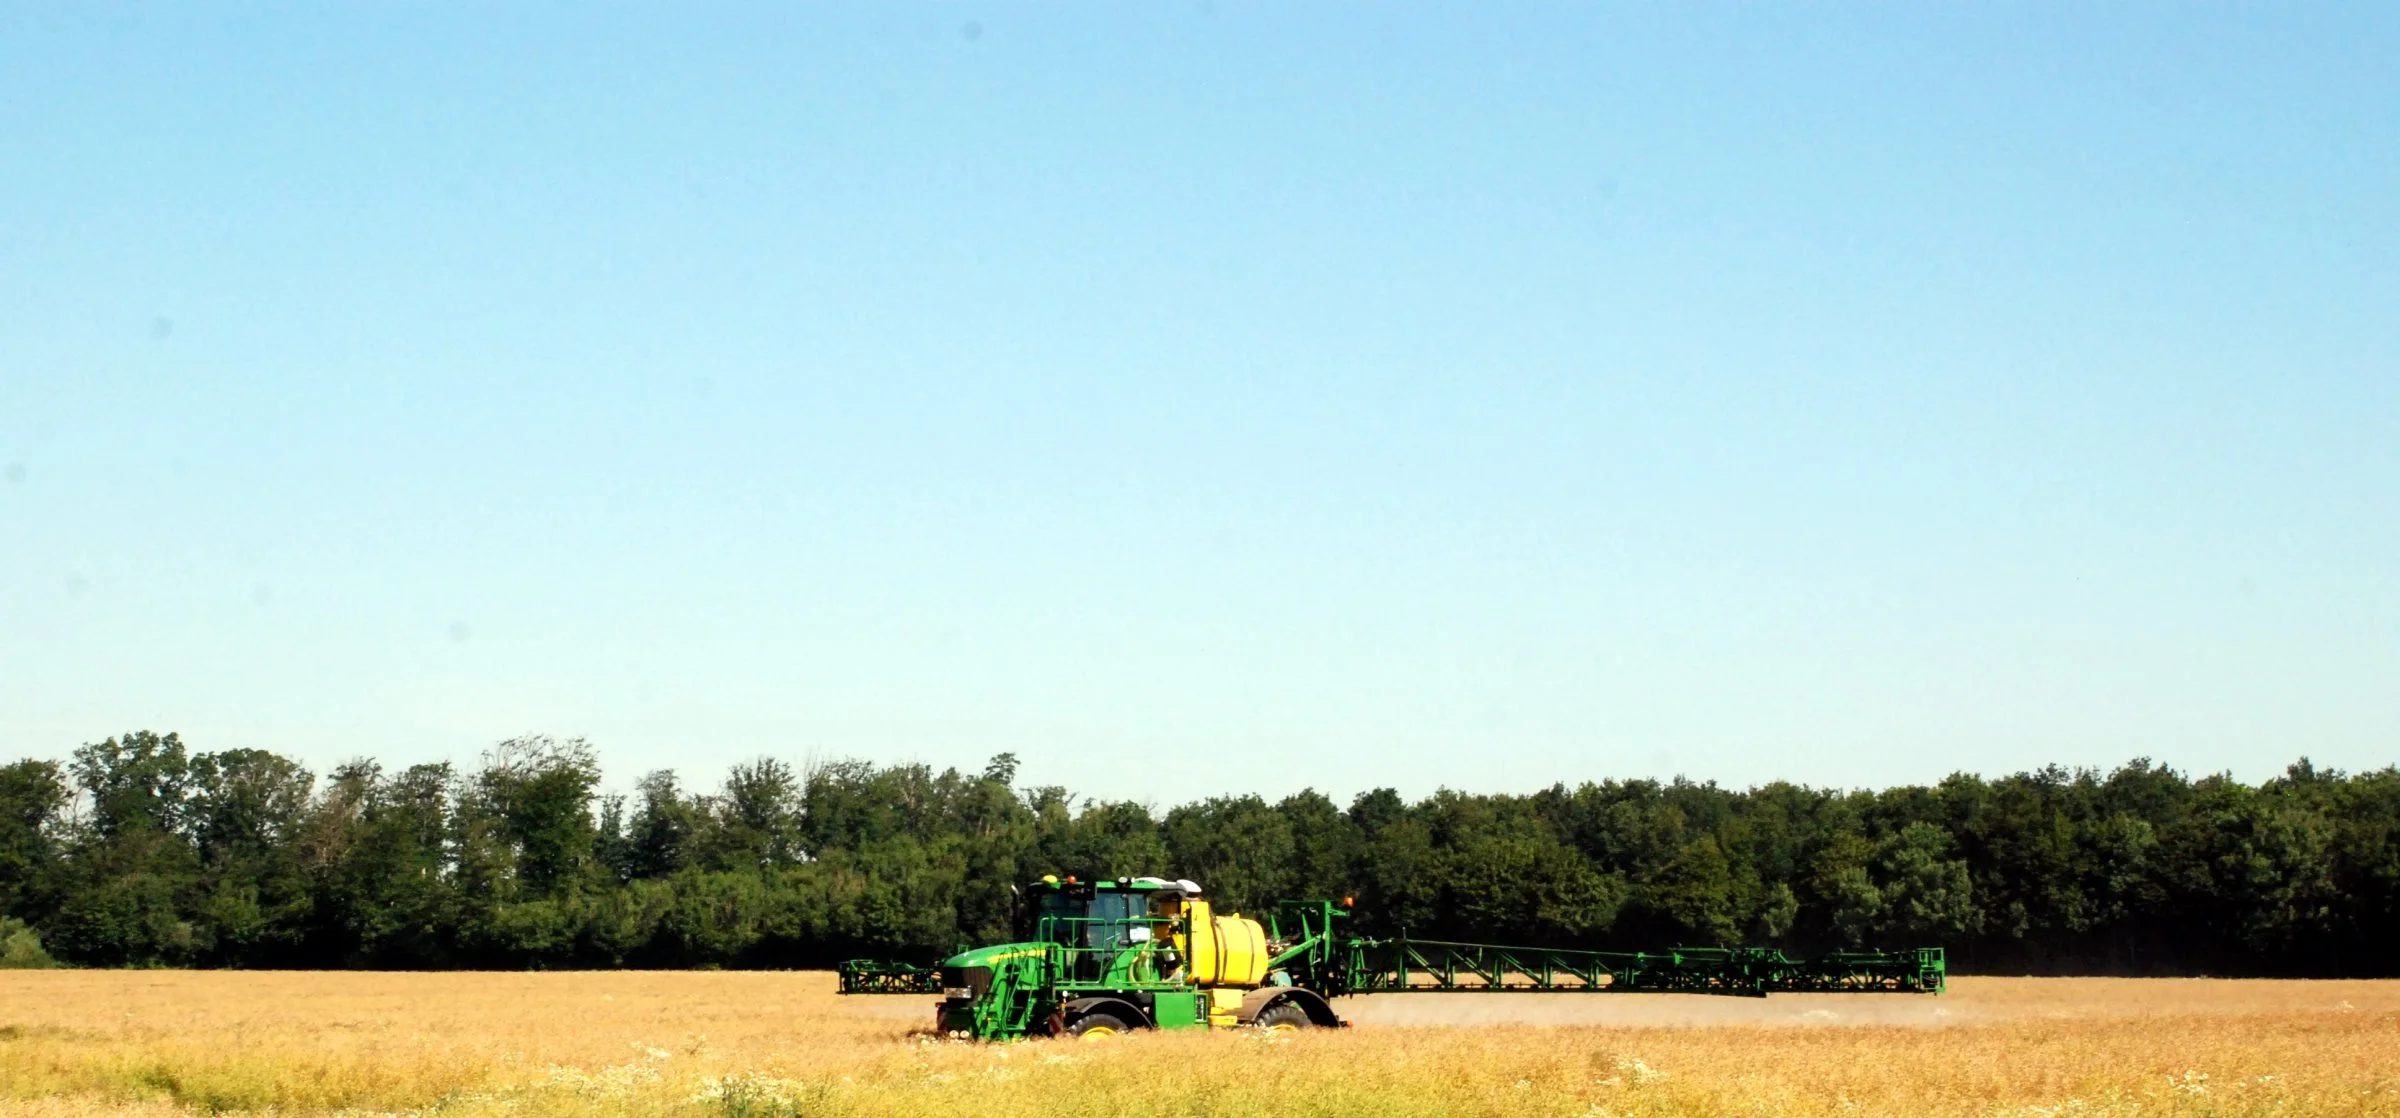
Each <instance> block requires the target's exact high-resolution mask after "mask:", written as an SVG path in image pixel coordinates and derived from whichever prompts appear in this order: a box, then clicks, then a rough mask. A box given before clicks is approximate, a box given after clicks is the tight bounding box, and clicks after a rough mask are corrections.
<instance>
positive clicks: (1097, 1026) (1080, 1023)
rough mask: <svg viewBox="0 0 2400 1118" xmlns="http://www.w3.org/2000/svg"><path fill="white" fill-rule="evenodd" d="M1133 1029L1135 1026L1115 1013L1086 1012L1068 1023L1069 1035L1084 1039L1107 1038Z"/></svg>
mask: <svg viewBox="0 0 2400 1118" xmlns="http://www.w3.org/2000/svg"><path fill="white" fill-rule="evenodd" d="M1132 1031H1133V1026H1131V1025H1128V1024H1126V1023H1125V1019H1124V1018H1122V1017H1119V1016H1117V1015H1116V1014H1114V1013H1086V1014H1084V1015H1083V1016H1081V1017H1078V1018H1076V1019H1075V1020H1074V1021H1073V1022H1071V1023H1070V1024H1068V1025H1067V1035H1068V1036H1071V1037H1077V1038H1080V1039H1083V1040H1105V1039H1107V1038H1109V1037H1112V1036H1116V1035H1118V1034H1120V1033H1129V1032H1132Z"/></svg>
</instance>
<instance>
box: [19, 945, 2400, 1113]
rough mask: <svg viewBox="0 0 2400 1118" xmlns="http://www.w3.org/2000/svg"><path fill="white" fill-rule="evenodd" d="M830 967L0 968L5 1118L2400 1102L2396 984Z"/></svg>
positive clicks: (2390, 1106) (1948, 1109)
mask: <svg viewBox="0 0 2400 1118" xmlns="http://www.w3.org/2000/svg"><path fill="white" fill-rule="evenodd" d="M929 1004H930V1003H929V1000H928V999H926V998H922V997H876V998H841V997H838V996H836V995H835V994H834V993H833V982H832V979H831V976H829V975H826V974H822V973H730V972H729V973H692V972H631V973H628V972H601V973H547V974H490V973H475V974H356V973H314V972H307V973H303V972H250V973H242V972H222V971H220V972H173V971H64V972H16V973H0V1114H10V1115H17V1114H23V1115H42V1116H51V1115H69V1114H96V1113H157V1114H167V1113H177V1112H185V1111H208V1110H217V1111H225V1110H256V1111H265V1110H272V1111H276V1112H281V1113H335V1112H343V1111H352V1112H361V1113H382V1112H409V1111H414V1112H424V1113H439V1114H460V1115H486V1114H503V1113H505V1114H519V1115H545V1114H588V1113H606V1114H651V1113H678V1114H695V1115H711V1114H731V1115H777V1114H849V1115H859V1116H862V1118H864V1116H879V1115H898V1114H924V1113H936V1112H950V1113H974V1114H977V1115H978V1116H985V1115H989V1116H994V1118H1003V1116H1010V1115H1027V1116H1033V1115H1040V1116H1044V1118H1066V1116H1073V1115H1080V1114H1094V1115H1098V1114H1108V1115H1125V1114H1142V1113H1174V1114H1241V1115H1245V1116H1255V1115H1275V1116H1282V1115H1318V1114H1323V1115H1331V1114H1359V1113H1378V1114H1427V1115H1432V1114H1512V1115H1516V1114H1536V1115H1543V1114H1555V1115H1588V1116H1592V1118H1599V1116H1602V1115H1624V1116H1633V1115H1697V1114H1758V1115H1766V1114H1796V1115H1815V1114H1826V1115H1831V1114H1882V1115H2025V1116H2028V1118H2031V1116H2033V1115H2134V1114H2159V1115H2200V1114H2214V1115H2242V1114H2335V1115H2349V1114H2361V1115H2363V1114H2376V1115H2400V982H2249V981H2213V980H2132V979H2007V978H1960V979H1955V980H1953V983H1952V989H1951V992H1950V993H1948V994H1946V995H1943V996H1941V997H1938V998H1932V997H1904V996H1873V995H1870V996H1840V995H1819V996H1798V995H1794V996H1778V997H1775V998H1770V999H1765V1000H1752V999H1719V998H1705V997H1693V996H1663V995H1605V996H1594V995H1519V994H1452V995H1440V994H1414V995H1384V996H1379V997H1370V998H1356V999H1350V1000H1348V1001H1346V1002H1345V1003H1343V1010H1344V1012H1345V1013H1346V1014H1347V1015H1349V1016H1350V1017H1352V1018H1353V1019H1354V1020H1355V1021H1356V1022H1357V1027H1355V1028H1353V1029H1349V1030H1346V1031H1343V1032H1341V1033H1304V1034H1300V1035H1297V1036H1294V1037H1290V1038H1269V1037H1263V1036H1259V1035H1256V1034H1249V1033H1243V1034H1241V1035H1224V1034H1216V1035H1211V1034H1162V1035H1153V1036H1132V1037H1124V1038H1118V1039H1116V1040H1114V1041H1112V1042H1108V1043H1105V1044H1083V1043H1077V1042H1051V1041H1035V1042H1028V1043H1024V1044H1015V1045H993V1046H975V1045H966V1044H958V1043H948V1042H939V1041H934V1040H932V1039H930V1038H926V1037H923V1036H919V1035H914V1034H915V1033H916V1032H917V1031H918V1030H920V1029H921V1027H922V1026H923V1025H924V1023H925V1022H926V1021H927V1019H928V1017H929V1012H928V1008H929Z"/></svg>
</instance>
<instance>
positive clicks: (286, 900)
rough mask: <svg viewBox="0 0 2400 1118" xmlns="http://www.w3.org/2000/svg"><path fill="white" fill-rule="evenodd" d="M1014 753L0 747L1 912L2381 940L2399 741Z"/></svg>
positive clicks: (343, 949)
mask: <svg viewBox="0 0 2400 1118" xmlns="http://www.w3.org/2000/svg"><path fill="white" fill-rule="evenodd" d="M1015 770H1016V762H1015V759H1014V758H1013V757H1011V756H1008V755H1006V754H1003V755H1002V756H1000V757H997V758H994V759H993V761H992V763H991V765H990V767H989V768H987V769H986V770H985V771H983V772H982V773H979V774H962V773H959V772H956V771H947V772H941V773H935V772H932V771H930V770H929V769H927V768H925V767H923V766H917V765H902V766H892V767H878V766H875V765H871V764H868V763H865V762H856V761H848V762H840V763H835V764H828V765H823V766H819V767H815V768H812V769H810V770H807V771H799V770H795V769H794V768H792V767H791V766H789V765H787V764H784V763H782V762H780V761H776V760H772V759H762V760H759V761H755V762H751V763H747V764H743V765H737V766H735V767H734V768H733V770H732V771H731V772H730V773H728V774H726V777H725V779H724V781H723V783H722V784H721V785H720V786H719V787H718V788H717V789H716V790H715V791H713V792H705V793H703V792H696V791H693V790H691V789H688V788H686V787H685V786H684V785H683V784H682V783H681V782H680V781H679V779H678V778H677V776H676V774H674V773H672V772H664V771H662V772H654V773H651V774H649V775H648V776H645V777H643V778H642V779H641V781H640V782H639V784H638V785H636V787H635V790H634V791H633V792H632V793H631V794H630V795H624V796H618V795H603V794H601V792H600V769H599V765H598V763H597V761H596V759H595V757H594V755H593V753H592V751H591V749H590V748H589V747H588V746H587V745H586V744H585V743H583V742H582V741H580V740H572V741H558V740H554V739H550V738H539V737H537V738H521V739H516V740H512V741H508V742H503V743H501V744H500V745H498V746H496V747H494V749H493V750H492V751H491V752H490V753H489V754H488V755H486V757H485V758H484V760H483V762H482V764H481V766H480V767H479V768H478V769H477V770H476V771H473V772H460V771H456V770H454V769H453V768H452V767H451V766H448V765H417V766H413V767H410V768H407V769H402V770H399V771H396V772H395V771H388V770H386V769H384V768H382V767H381V766H379V765H377V764H375V763H373V762H369V761H358V762H353V763H350V764H347V765H343V766H341V767H339V768H337V769H335V770H334V771H333V772H331V773H330V774H328V775H326V776H325V777H324V779H323V780H321V781H320V780H318V779H317V778H316V777H314V776H313V775H312V774H311V773H309V772H308V771H307V770H305V769H303V768H302V767H301V766H299V765H298V764H296V763H294V762H292V761H291V760H289V759H287V758H284V757H279V756H277V755H275V754H272V753H268V752H264V751H260V750H254V749H233V750H227V751H224V752H220V753H193V752H190V751H189V750H187V749H186V747H185V746H184V744H183V742H182V741H181V740H179V739H178V738H177V737H176V736H175V735H173V734H166V735H159V734H153V733H146V732H145V733H133V734H127V735H124V736H123V737H119V738H111V739H109V740H107V741H104V742H100V743H98V744H94V745H86V746H84V747H82V748H81V749H78V750H76V751H75V755H74V759H73V761H72V762H71V763H69V764H67V765H65V766H61V765H58V764H56V763H54V762H49V761H39V760H29V761H20V762H17V763H15V764H12V765H8V766H5V767H0V918H8V919H10V920H12V921H22V924H16V925H12V926H13V927H16V928H18V933H17V934H18V938H19V939H20V941H25V940H29V939H30V937H28V936H25V935H23V933H22V929H23V928H24V927H25V926H30V927H31V928H32V929H33V930H35V931H37V932H38V933H39V936H40V941H41V945H42V946H43V947H46V948H47V951H48V953H49V954H50V955H54V956H56V957H58V958H59V959H62V960H65V961H67V962H71V963H82V964H93V965H126V964H131V965H191V966H242V967H384V968H423V967H531V966H551V967H612V966H641V967H690V966H740V967H782V966H819V965H825V964H827V963H829V962H831V961H834V960H838V959H842V958H846V957H850V956H853V955H861V954H875V955H898V956H914V957H926V956H930V955H934V954H937V953H940V952H942V951H945V950H947V949H950V948H953V947H956V946H959V945H962V944H966V943H973V942H994V941H998V940H1001V939H1003V938H1005V937H1006V936H1007V935H1008V927H1009V920H1010V910H1011V901H1012V893H1011V883H1013V882H1019V881H1023V880H1026V879H1029V878H1032V877H1035V876H1038V875H1040V874H1043V873H1060V874H1068V873H1075V874H1082V875H1087V876H1101V875H1107V876H1116V875H1124V874H1148V873H1165V874H1171V875H1174V876H1183V877H1192V878H1196V879H1198V880H1200V881H1202V882H1203V883H1205V884H1206V885H1207V886H1208V887H1209V889H1210V890H1211V892H1212V893H1213V894H1214V895H1215V896H1216V897H1217V898H1218V902H1219V904H1220V905H1221V906H1224V907H1229V908H1250V909H1255V908H1257V907H1259V906H1261V905H1263V904H1267V903H1270V902H1271V901H1272V900H1274V899H1276V898H1285V897H1318V896H1343V895H1353V896H1355V897H1356V898H1357V906H1358V912H1359V917H1358V920H1359V926H1360V928H1361V930H1363V931H1367V932H1390V931H1395V930H1398V929H1401V928H1406V929H1407V930H1408V931H1409V932H1410V934H1412V935H1417V936H1421V937H1427V938H1457V939H1470V940H1478V941H1500V942H1510V941H1514V942H1530V943H1580V944H1593V945H1612V946H1624V947H1636V946H1641V947H1656V946H1666V945H1675V944H1714V943H1737V942H1739V943H1756V944H1775V945H1783V946H1788V947H1791V948H1794V949H1797V950H1814V949H1820V948H1827V947H1836V946H1848V945H1886V946H1915V945H1924V944H1940V945H1944V946H1946V947H1948V948H1949V949H1950V953H1951V960H1952V965H1953V968H1954V969H1960V970H1979V971H2034V972H2069V971H2073V972H2111V973H2202V972H2205V973H2242V974H2308V975H2367V974H2392V973H2395V968H2394V963H2393V958H2394V956H2393V954H2392V953H2391V952H2390V951H2389V947H2390V945H2391V944H2394V943H2400V770H2395V769H2392V768H2386V769H2383V770H2380V771H2377V772H2370V773H2363V774H2358V775H2344V774H2341V773H2338V772H2326V771H2320V770H2317V769H2315V768H2313V767H2312V766H2310V764H2309V763H2308V762H2307V761H2306V760H2303V761H2301V762H2300V763H2298V764H2296V765H2293V766H2292V767H2291V768H2290V769H2289V770H2288V771H2287V772H2286V773H2285V775H2284V776H2282V777H2279V778H2277V779H2275V780H2271V781H2268V782H2267V783H2266V784H2264V785H2261V786H2258V787H2252V786H2249V785H2246V784H2242V783H2239V782H2237V781H2235V780H2232V779H2231V778H2229V777H2224V776H2211V777H2203V778H2200V779H2197V780H2194V779H2190V778H2187V777H2185V776H2184V775H2182V774H2179V773H2176V772H2174V771H2172V770H2170V769H2167V768H2164V767H2161V766H2157V765H2154V764H2152V763H2150V762H2149V761H2146V760H2141V761H2135V762H2132V763H2130V764H2128V765H2125V766H2124V767H2122V768H2119V769H2117V770H2116V771H2114V772H2111V773H2105V774H2103V773H2098V772H2092V771H2078V772H2067V771H2063V770H2060V769H2057V768H2050V769H2045V770H2042V771H2040V772H2032V773H2020V774H2017V775H2014V776H2007V777H2002V778H1999V779H1996V780H1986V779H1983V778H1980V777H1975V776H1968V775H1963V774H1962V775H1958V776H1953V777H1951V778H1949V779H1947V780H1944V781H1942V782H1941V783H1940V784H1938V785H1935V786H1933V787H1904V788H1893V789H1888V790H1885V791H1881V792H1865V791H1856V792H1838V791H1829V790H1822V789H1813V788H1805V787H1799V786H1795V785H1790V784H1770V785H1767V786H1765V787H1761V788H1754V789H1751V790H1749V791H1746V792H1736V791H1730V790H1727V789H1723V788H1719V787H1716V786H1715V785H1711V784H1694V783H1689V782H1685V781H1680V780H1678V781H1676V782H1674V783H1672V784H1660V783H1656V782H1653V781H1647V780H1634V781H1610V782H1605V783H1600V784H1583V785H1580V786H1577V787H1574V788H1569V787H1566V786H1564V785H1559V786H1555V787H1552V788H1549V789H1546V790H1543V791H1540V792H1536V793H1534V794H1532V795H1524V796H1517V795H1469V794H1464V793H1458V792H1448V791H1445V792H1440V793H1437V794H1435V795H1434V796H1432V797H1431V798H1429V799H1425V800H1421V801H1417V802H1414V803H1411V802H1409V801H1407V800H1406V799H1404V798H1403V797H1401V796H1400V795H1399V794H1398V793H1396V792H1393V791H1391V790H1389V789H1381V790H1377V791H1372V792H1368V793H1365V794H1363V795H1360V796H1358V797H1357V798H1356V799H1354V800H1352V801H1351V803H1350V804H1349V806H1348V807H1347V808H1344V807H1342V806H1341V805H1338V804H1335V803H1334V802H1333V801H1331V800H1329V799H1327V798H1326V797H1324V796H1322V795H1319V794H1317V793H1315V792H1301V793H1299V794H1297V795H1293V796H1289V797H1286V798H1284V799H1283V800H1281V801H1279V802H1274V803H1270V802H1268V801H1266V800H1264V799H1261V798H1259V797H1257V796H1242V797H1231V798H1218V799H1210V800H1206V801H1202V802H1199V803H1193V804H1185V805H1183V806H1180V807H1175V808H1173V809H1170V810H1168V811H1167V812H1166V813H1165V814H1164V815H1163V817H1162V816H1161V815H1159V814H1157V813H1156V812H1155V811H1154V810H1153V809H1151V808H1149V807H1145V806H1143V805H1141V804H1135V803H1111V802H1090V801H1083V800H1079V799H1077V798H1076V797H1074V796H1073V795H1071V794H1070V793H1069V792H1068V791H1067V790H1066V789H1063V788H1057V787H1040V788H1018V787H1016V786H1015V775H1016V773H1015ZM23 946H24V949H25V950H27V951H30V950H32V947H31V945H30V944H29V943H26V944H24V945H23ZM29 957H30V956H29Z"/></svg>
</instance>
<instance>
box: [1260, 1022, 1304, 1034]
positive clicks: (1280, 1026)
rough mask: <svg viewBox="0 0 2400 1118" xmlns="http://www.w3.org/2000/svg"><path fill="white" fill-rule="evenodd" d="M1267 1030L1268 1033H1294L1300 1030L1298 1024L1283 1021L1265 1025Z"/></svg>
mask: <svg viewBox="0 0 2400 1118" xmlns="http://www.w3.org/2000/svg"><path fill="white" fill-rule="evenodd" d="M1267 1031H1268V1032H1270V1033H1296V1032H1299V1031H1300V1026H1298V1025H1295V1024H1292V1023H1291V1022H1289V1021H1284V1022H1280V1023H1277V1024H1273V1025H1269V1026H1267Z"/></svg>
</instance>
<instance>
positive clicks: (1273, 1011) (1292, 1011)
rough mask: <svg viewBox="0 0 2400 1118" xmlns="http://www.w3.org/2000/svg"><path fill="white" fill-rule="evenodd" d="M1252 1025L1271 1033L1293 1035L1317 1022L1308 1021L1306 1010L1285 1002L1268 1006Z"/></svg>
mask: <svg viewBox="0 0 2400 1118" xmlns="http://www.w3.org/2000/svg"><path fill="white" fill-rule="evenodd" d="M1251 1024H1253V1025H1256V1026H1258V1027H1259V1028H1261V1029H1265V1030H1266V1031H1268V1032H1270V1033H1293V1032H1298V1031H1300V1030H1302V1029H1305V1028H1307V1027H1309V1026H1310V1025H1313V1024H1316V1022H1314V1021H1311V1020H1309V1019H1308V1012H1307V1011H1306V1010H1303V1009H1301V1008H1300V1007H1299V1006H1296V1005H1293V1004H1292V1003H1290V1002H1284V1003H1281V1004H1279V1005H1271V1006H1268V1007H1267V1008H1266V1009H1265V1011H1263V1012H1261V1013H1260V1014H1259V1015H1258V1018H1257V1019H1256V1020H1254V1021H1252V1022H1251Z"/></svg>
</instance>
